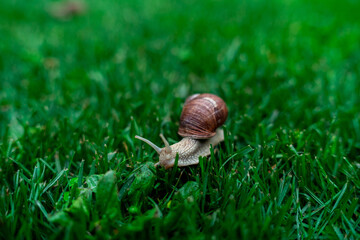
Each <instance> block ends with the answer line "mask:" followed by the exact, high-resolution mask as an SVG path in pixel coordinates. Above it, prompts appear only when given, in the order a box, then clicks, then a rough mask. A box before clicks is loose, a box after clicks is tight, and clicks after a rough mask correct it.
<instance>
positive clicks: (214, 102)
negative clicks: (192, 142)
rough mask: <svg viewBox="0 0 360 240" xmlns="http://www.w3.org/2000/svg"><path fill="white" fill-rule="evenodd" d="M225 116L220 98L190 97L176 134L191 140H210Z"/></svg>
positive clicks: (225, 112) (197, 95) (224, 109)
mask: <svg viewBox="0 0 360 240" xmlns="http://www.w3.org/2000/svg"><path fill="white" fill-rule="evenodd" d="M227 116H228V109H227V106H226V104H225V102H224V101H223V100H222V99H221V98H220V97H218V96H216V95H213V94H209V93H204V94H195V95H192V96H190V97H189V98H188V99H187V100H186V102H185V104H184V108H183V110H182V113H181V116H180V126H179V131H178V134H179V135H180V136H182V137H191V138H193V139H208V138H211V137H213V136H214V135H215V133H216V129H217V128H218V127H220V126H221V125H223V124H224V122H225V121H226V118H227Z"/></svg>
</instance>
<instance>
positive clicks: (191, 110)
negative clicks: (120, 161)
mask: <svg viewBox="0 0 360 240" xmlns="http://www.w3.org/2000/svg"><path fill="white" fill-rule="evenodd" d="M227 115H228V109H227V107H226V104H225V102H224V101H223V100H222V99H221V98H220V97H218V96H216V95H213V94H209V93H204V94H195V95H192V96H190V97H188V98H187V99H186V101H185V104H184V107H183V110H182V112H181V116H180V126H179V131H178V134H179V135H180V136H182V137H183V139H182V140H181V141H180V142H178V143H175V144H173V145H171V146H170V145H169V143H168V142H167V140H166V139H165V137H164V136H163V135H162V134H160V137H161V139H162V141H163V142H164V144H165V147H164V148H159V147H158V146H156V145H155V144H154V143H152V142H151V141H149V140H147V139H145V138H142V137H139V136H135V138H137V139H139V140H141V141H144V142H145V143H147V144H149V145H150V146H151V147H152V148H153V149H154V150H155V151H156V152H157V153H158V154H159V155H160V156H159V162H158V163H156V164H155V166H158V165H160V166H163V167H165V169H168V168H171V167H173V166H174V164H175V158H176V155H177V154H178V155H179V159H178V166H179V167H183V166H188V165H194V164H198V163H199V157H200V156H202V157H206V156H209V155H210V145H212V146H213V147H215V146H216V145H218V144H219V143H220V142H222V141H224V131H223V130H222V129H220V128H219V127H221V126H222V125H223V124H224V122H225V120H226V118H227Z"/></svg>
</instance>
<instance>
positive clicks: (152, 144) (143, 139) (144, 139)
mask: <svg viewBox="0 0 360 240" xmlns="http://www.w3.org/2000/svg"><path fill="white" fill-rule="evenodd" d="M135 138H137V139H139V140H141V141H143V142H145V143H147V144H149V145H150V147H152V148H153V149H154V150H155V151H156V152H157V153H158V154H160V152H161V148H159V147H158V146H156V145H155V144H154V143H152V142H151V141H150V140H147V139H146V138H142V137H140V136H135Z"/></svg>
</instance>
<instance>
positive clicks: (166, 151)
mask: <svg viewBox="0 0 360 240" xmlns="http://www.w3.org/2000/svg"><path fill="white" fill-rule="evenodd" d="M135 138H137V139H139V140H141V141H143V142H145V143H147V144H148V145H150V147H152V148H153V149H154V150H155V151H156V152H157V153H158V154H159V155H160V156H159V162H158V163H157V164H155V166H157V165H159V164H160V165H161V166H164V167H165V168H166V169H168V168H170V167H172V166H173V165H174V162H175V157H176V152H174V151H173V150H172V149H171V146H170V145H169V143H168V141H167V140H166V138H165V137H164V135H162V134H160V138H161V140H162V141H163V142H164V144H165V147H163V148H159V147H158V146H156V145H155V144H154V143H152V142H151V141H150V140H148V139H146V138H142V137H140V136H135Z"/></svg>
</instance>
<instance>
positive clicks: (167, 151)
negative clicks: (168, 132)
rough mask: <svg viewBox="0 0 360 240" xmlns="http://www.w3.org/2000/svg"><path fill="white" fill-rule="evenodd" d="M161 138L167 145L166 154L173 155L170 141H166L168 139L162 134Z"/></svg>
mask: <svg viewBox="0 0 360 240" xmlns="http://www.w3.org/2000/svg"><path fill="white" fill-rule="evenodd" d="M160 137H161V140H162V141H163V142H164V144H165V152H166V153H168V154H169V153H171V152H172V150H171V147H170V145H169V143H168V141H166V138H165V137H164V135H162V134H160Z"/></svg>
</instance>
